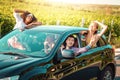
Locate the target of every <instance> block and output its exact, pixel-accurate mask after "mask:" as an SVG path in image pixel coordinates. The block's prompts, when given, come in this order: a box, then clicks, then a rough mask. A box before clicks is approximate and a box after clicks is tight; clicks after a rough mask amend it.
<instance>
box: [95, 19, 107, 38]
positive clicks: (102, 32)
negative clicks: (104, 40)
mask: <svg viewBox="0 0 120 80" xmlns="http://www.w3.org/2000/svg"><path fill="white" fill-rule="evenodd" d="M95 22H96V23H98V25H99V26H101V27H102V30H101V31H100V33H99V34H98V35H99V36H102V35H103V34H104V33H105V31H106V30H107V26H106V25H104V24H102V23H100V22H98V21H95Z"/></svg>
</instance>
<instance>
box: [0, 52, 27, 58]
mask: <svg viewBox="0 0 120 80" xmlns="http://www.w3.org/2000/svg"><path fill="white" fill-rule="evenodd" d="M0 54H4V55H12V56H19V57H22V58H28V57H29V56H26V55H24V54H20V53H13V52H3V53H0Z"/></svg>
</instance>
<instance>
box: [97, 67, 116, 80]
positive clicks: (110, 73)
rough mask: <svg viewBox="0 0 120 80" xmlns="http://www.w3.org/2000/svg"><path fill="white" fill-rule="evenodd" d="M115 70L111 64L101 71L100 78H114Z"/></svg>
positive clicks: (109, 79) (108, 79)
mask: <svg viewBox="0 0 120 80" xmlns="http://www.w3.org/2000/svg"><path fill="white" fill-rule="evenodd" d="M113 79H114V75H113V70H112V68H111V67H110V66H108V67H106V68H105V69H103V70H102V71H101V73H100V76H99V77H98V80H113Z"/></svg>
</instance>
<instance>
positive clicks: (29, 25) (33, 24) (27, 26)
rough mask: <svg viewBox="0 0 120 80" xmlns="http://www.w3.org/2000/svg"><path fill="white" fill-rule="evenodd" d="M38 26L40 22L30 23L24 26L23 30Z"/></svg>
mask: <svg viewBox="0 0 120 80" xmlns="http://www.w3.org/2000/svg"><path fill="white" fill-rule="evenodd" d="M39 25H42V22H37V21H36V22H32V23H30V24H28V25H26V26H25V28H26V29H29V28H33V27H35V26H39Z"/></svg>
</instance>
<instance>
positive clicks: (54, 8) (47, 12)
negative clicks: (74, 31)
mask: <svg viewBox="0 0 120 80" xmlns="http://www.w3.org/2000/svg"><path fill="white" fill-rule="evenodd" d="M14 8H17V9H22V10H28V11H30V12H32V13H33V14H34V15H35V16H36V17H37V18H38V21H40V22H42V24H43V25H46V24H47V25H48V24H49V25H56V22H57V21H59V22H60V25H68V26H78V27H80V26H81V21H82V18H84V20H85V23H84V27H88V26H89V24H90V22H91V21H94V20H98V21H101V22H102V21H104V24H106V25H108V30H107V32H106V33H105V35H106V36H107V37H108V36H109V33H110V31H111V32H112V38H111V43H112V44H113V45H116V46H117V47H119V46H120V44H118V43H119V42H120V5H118V6H117V5H82V4H80V5H73V4H64V3H51V2H48V1H47V0H34V1H32V0H0V32H1V36H4V35H5V34H7V33H9V32H10V31H12V28H13V27H14V25H15V19H14V17H13V9H14ZM112 21H113V23H112Z"/></svg>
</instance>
